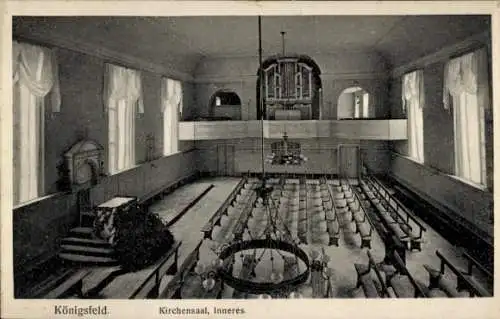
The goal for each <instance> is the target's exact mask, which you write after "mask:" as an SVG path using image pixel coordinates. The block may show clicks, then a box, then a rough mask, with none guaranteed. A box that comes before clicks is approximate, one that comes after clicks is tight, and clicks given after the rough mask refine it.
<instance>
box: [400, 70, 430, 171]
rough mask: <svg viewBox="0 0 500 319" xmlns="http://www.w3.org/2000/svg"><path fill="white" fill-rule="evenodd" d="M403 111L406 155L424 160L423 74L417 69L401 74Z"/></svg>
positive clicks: (419, 160) (417, 159) (420, 160)
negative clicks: (406, 137) (406, 125)
mask: <svg viewBox="0 0 500 319" xmlns="http://www.w3.org/2000/svg"><path fill="white" fill-rule="evenodd" d="M402 98H403V104H402V105H403V111H404V112H407V114H408V156H410V157H411V158H413V159H415V160H416V161H418V162H421V163H423V162H424V121H423V108H424V104H425V95H424V74H423V71H422V70H417V71H414V72H411V73H408V74H405V75H404V76H403V87H402Z"/></svg>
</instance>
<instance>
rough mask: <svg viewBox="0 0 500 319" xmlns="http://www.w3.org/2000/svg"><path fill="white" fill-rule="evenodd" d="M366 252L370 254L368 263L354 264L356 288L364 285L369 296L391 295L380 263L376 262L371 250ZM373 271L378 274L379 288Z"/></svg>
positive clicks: (364, 289)
mask: <svg viewBox="0 0 500 319" xmlns="http://www.w3.org/2000/svg"><path fill="white" fill-rule="evenodd" d="M366 253H367V255H368V264H366V265H365V264H354V268H355V269H356V273H357V280H356V288H359V287H360V286H362V287H363V291H364V293H365V296H366V297H367V298H380V297H389V292H388V291H387V286H386V284H385V282H384V280H383V278H382V275H381V273H380V269H379V265H378V264H377V263H375V260H374V259H373V256H372V255H371V253H370V251H369V250H367V252H366ZM372 271H373V272H374V273H375V275H376V276H377V279H378V281H377V282H378V285H379V289H377V286H376V283H375V281H374V278H373V276H372Z"/></svg>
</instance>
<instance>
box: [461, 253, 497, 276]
mask: <svg viewBox="0 0 500 319" xmlns="http://www.w3.org/2000/svg"><path fill="white" fill-rule="evenodd" d="M463 256H464V257H465V258H466V259H467V262H468V269H467V273H468V274H469V275H472V267H473V266H476V268H477V269H479V270H480V271H481V272H482V273H483V274H485V275H486V276H487V277H488V279H493V274H492V273H491V272H490V271H489V270H488V269H486V268H485V267H484V266H483V265H481V264H480V263H479V262H478V261H477V260H476V259H474V258H473V257H472V256H471V255H469V254H468V253H466V252H464V253H463Z"/></svg>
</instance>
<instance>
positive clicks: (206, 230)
mask: <svg viewBox="0 0 500 319" xmlns="http://www.w3.org/2000/svg"><path fill="white" fill-rule="evenodd" d="M247 183H248V178H246V177H243V178H242V179H241V181H240V182H239V183H238V185H237V186H236V187H235V188H234V189H233V191H232V192H231V193H230V194H229V196H228V197H227V199H226V200H225V201H224V203H223V204H222V205H221V206H220V207H219V208H218V209H217V211H216V212H215V213H214V214H213V215H212V217H210V219H209V220H208V221H207V223H206V224H205V225H204V226H203V227H202V228H201V232H202V233H203V235H204V238H210V236H211V234H212V230H213V228H214V226H216V225H220V220H221V218H222V216H223V215H224V214H226V213H227V209H228V207H229V206H230V205H231V204H232V203H233V201H234V200H235V198H236V195H238V194H239V193H240V191H241V189H242V188H243V187H244V186H245V185H246V184H247Z"/></svg>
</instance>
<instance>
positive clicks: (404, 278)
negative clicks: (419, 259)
mask: <svg viewBox="0 0 500 319" xmlns="http://www.w3.org/2000/svg"><path fill="white" fill-rule="evenodd" d="M393 257H394V259H393V260H394V262H395V264H394V266H395V267H396V273H395V274H394V275H392V276H391V277H390V279H389V284H390V286H391V287H392V288H393V290H394V292H395V293H396V296H397V297H398V298H412V297H413V298H426V297H428V295H427V293H426V292H425V291H424V290H423V289H422V286H421V285H420V284H419V283H418V282H417V281H416V280H415V278H413V276H412V275H411V274H410V272H409V271H408V269H407V268H406V266H405V263H404V261H403V260H402V259H401V257H400V256H399V254H398V252H397V251H394V252H393ZM409 286H411V287H413V294H412V292H411V291H410V290H408V287H409Z"/></svg>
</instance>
